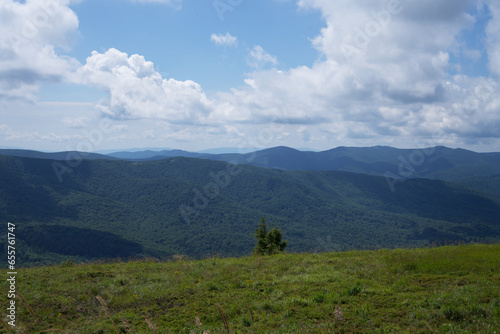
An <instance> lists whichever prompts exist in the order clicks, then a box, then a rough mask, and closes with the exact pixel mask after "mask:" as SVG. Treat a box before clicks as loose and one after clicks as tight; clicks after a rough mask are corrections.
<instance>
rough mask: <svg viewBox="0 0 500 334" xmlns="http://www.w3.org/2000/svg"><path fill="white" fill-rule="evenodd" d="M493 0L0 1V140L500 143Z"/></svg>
mask: <svg viewBox="0 0 500 334" xmlns="http://www.w3.org/2000/svg"><path fill="white" fill-rule="evenodd" d="M499 77H500V2H499V1H496V0H475V1H473V0H418V1H416V0H215V1H214V0H25V1H20V0H0V147H19V148H26V149H37V150H47V151H62V150H81V151H100V150H109V149H124V148H136V147H162V148H179V149H186V150H192V151H194V150H203V149H209V148H215V147H242V148H243V147H258V148H263V147H273V146H280V145H286V146H290V147H295V148H310V149H315V150H325V149H330V148H333V147H337V146H374V145H390V146H395V147H401V148H403V147H404V148H410V147H411V148H417V147H426V146H434V145H445V146H450V147H463V148H468V149H472V150H476V151H500V85H499Z"/></svg>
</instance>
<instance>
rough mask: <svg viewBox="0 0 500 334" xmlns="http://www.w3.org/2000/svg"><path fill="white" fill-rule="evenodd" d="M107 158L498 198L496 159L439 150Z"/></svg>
mask: <svg viewBox="0 0 500 334" xmlns="http://www.w3.org/2000/svg"><path fill="white" fill-rule="evenodd" d="M0 154H8V155H14V156H22V157H33V158H52V159H61V160H64V159H66V158H67V157H68V153H67V152H62V153H41V152H36V151H26V150H0ZM108 157H110V158H112V159H124V160H131V161H155V160H162V159H166V158H171V157H187V158H199V159H210V160H217V161H226V162H231V163H238V164H250V165H254V166H257V167H265V168H272V169H281V170H313V171H323V170H333V171H347V172H353V173H363V174H368V175H378V176H384V177H386V179H387V181H388V182H389V183H391V184H392V185H393V188H395V187H397V186H398V185H399V184H400V183H402V182H403V181H405V180H408V179H412V178H430V179H437V180H445V181H453V182H456V183H459V184H462V185H465V186H467V187H470V188H472V189H475V190H478V191H482V192H486V193H488V194H491V195H494V196H497V197H500V180H499V178H498V177H495V175H497V174H498V173H499V171H500V153H476V152H472V151H468V150H464V149H451V148H447V147H443V146H437V147H431V148H424V149H397V148H393V147H388V146H375V147H337V148H334V149H331V150H327V151H322V152H312V151H299V150H296V149H292V148H289V147H283V146H282V147H274V148H270V149H265V150H260V151H256V152H250V153H245V154H240V153H225V154H209V153H196V152H187V151H183V150H162V151H156V150H145V151H135V152H132V151H130V152H115V153H111V154H109V155H108ZM83 158H85V159H108V158H107V157H106V156H102V155H95V154H89V155H87V156H83Z"/></svg>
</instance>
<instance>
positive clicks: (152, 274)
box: [1, 244, 500, 334]
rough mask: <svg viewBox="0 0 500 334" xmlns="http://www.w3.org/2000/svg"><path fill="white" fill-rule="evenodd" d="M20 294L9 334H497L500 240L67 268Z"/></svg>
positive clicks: (41, 275)
mask: <svg viewBox="0 0 500 334" xmlns="http://www.w3.org/2000/svg"><path fill="white" fill-rule="evenodd" d="M16 288H17V291H18V293H19V295H18V296H17V298H16V305H17V310H16V312H17V313H16V316H17V319H16V327H15V328H13V327H10V326H8V325H7V327H6V326H5V325H2V328H1V331H2V332H4V333H6V332H11V333H103V334H107V333H172V334H173V333H188V334H189V333H196V334H198V333H199V334H201V333H205V334H206V333H212V334H213V333H490V334H493V333H500V244H494V245H460V246H446V247H434V248H421V249H397V250H385V249H382V250H377V251H351V252H334V253H319V254H280V255H273V256H250V257H242V258H217V257H213V258H207V259H204V260H196V261H194V260H189V259H187V258H185V257H183V256H174V257H173V258H172V259H171V260H170V261H158V260H156V259H147V260H138V261H127V262H118V261H117V262H108V263H98V262H97V263H87V264H73V263H72V262H70V261H68V262H65V263H62V264H60V265H57V266H46V267H36V268H23V269H19V270H18V274H17V282H16ZM7 291H8V284H7V281H5V280H4V282H3V284H2V285H1V293H2V296H4V297H3V298H2V300H3V305H4V306H3V307H2V309H3V317H2V318H3V320H4V321H5V320H6V318H5V312H6V311H5V309H6V307H7V304H8V302H9V300H8V299H7Z"/></svg>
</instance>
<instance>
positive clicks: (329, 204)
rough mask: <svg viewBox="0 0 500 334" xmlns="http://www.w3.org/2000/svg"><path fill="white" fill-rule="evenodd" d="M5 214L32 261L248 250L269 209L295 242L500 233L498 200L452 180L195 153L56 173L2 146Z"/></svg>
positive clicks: (0, 211) (400, 241) (370, 243)
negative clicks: (398, 179)
mask: <svg viewBox="0 0 500 334" xmlns="http://www.w3.org/2000/svg"><path fill="white" fill-rule="evenodd" d="M0 215H1V216H2V217H3V219H5V221H11V222H16V223H18V225H19V230H18V233H19V242H20V243H21V245H22V247H20V251H21V252H22V256H20V257H19V259H20V261H24V263H25V264H36V263H47V262H59V261H61V260H63V259H66V258H72V259H74V260H83V259H89V258H90V259H91V258H101V257H107V258H109V257H129V256H143V255H152V256H156V257H162V256H169V255H172V254H187V255H189V256H194V257H201V256H205V255H207V254H215V253H218V254H220V255H223V256H241V255H246V254H249V252H250V251H251V249H252V248H253V242H254V239H253V232H254V229H255V227H256V223H257V222H258V220H259V218H260V217H261V216H265V217H266V218H267V219H268V221H270V222H273V221H276V220H277V219H279V226H280V227H281V228H282V230H283V231H284V232H285V238H286V239H288V241H289V245H290V250H292V251H305V250H315V249H317V248H318V244H320V245H322V246H321V247H322V248H323V249H324V250H346V249H373V248H377V247H411V246H418V245H425V244H429V243H444V242H457V241H460V240H462V241H497V240H498V238H499V237H500V226H499V223H500V202H499V201H498V200H496V199H494V198H488V197H485V196H483V195H481V194H478V193H474V192H471V191H470V190H467V189H465V188H462V187H460V186H456V185H454V184H450V183H445V182H443V181H433V180H424V179H413V180H407V181H406V182H403V183H401V184H399V185H398V188H397V191H395V192H392V191H391V190H390V187H389V185H388V184H387V182H386V180H385V179H384V178H383V177H375V176H369V175H363V174H354V173H346V172H334V171H324V172H315V171H288V172H287V171H280V170H272V169H265V168H257V167H253V166H248V165H245V166H243V165H241V166H234V165H229V164H227V163H224V162H217V161H211V160H200V159H190V158H171V159H166V160H160V161H153V162H142V163H138V162H128V161H109V160H84V161H82V162H81V164H80V165H79V166H78V167H77V168H73V169H72V170H71V172H67V173H65V174H64V175H63V182H59V179H58V175H57V174H56V173H55V172H54V170H53V161H51V160H42V159H29V158H15V157H6V156H0ZM2 240H3V239H2ZM68 240H71V241H68ZM0 242H5V241H0ZM71 243H73V245H75V247H71ZM102 243H105V244H106V245H108V247H98V245H99V244H102ZM76 245H78V247H76Z"/></svg>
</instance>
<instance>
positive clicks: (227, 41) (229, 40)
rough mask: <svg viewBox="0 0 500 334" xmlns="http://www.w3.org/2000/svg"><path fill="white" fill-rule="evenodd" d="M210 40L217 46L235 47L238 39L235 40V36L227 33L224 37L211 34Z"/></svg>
mask: <svg viewBox="0 0 500 334" xmlns="http://www.w3.org/2000/svg"><path fill="white" fill-rule="evenodd" d="M210 40H211V41H212V42H214V43H215V44H217V45H227V46H237V45H238V38H236V37H235V36H232V35H231V34H230V33H228V32H227V33H226V34H225V35H222V34H218V35H217V34H212V36H210Z"/></svg>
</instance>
